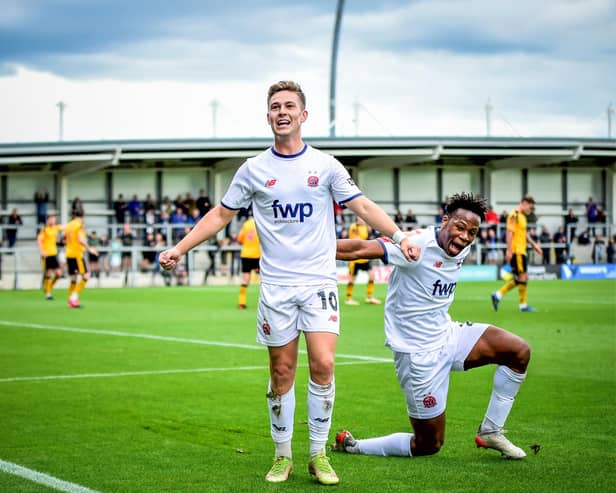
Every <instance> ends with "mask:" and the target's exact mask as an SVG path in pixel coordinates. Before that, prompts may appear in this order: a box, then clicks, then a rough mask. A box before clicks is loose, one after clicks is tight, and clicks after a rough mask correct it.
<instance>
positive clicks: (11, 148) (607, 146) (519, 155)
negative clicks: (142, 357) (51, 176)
mask: <svg viewBox="0 0 616 493" xmlns="http://www.w3.org/2000/svg"><path fill="white" fill-rule="evenodd" d="M304 140H305V141H306V142H307V143H309V144H311V145H313V146H315V147H317V148H319V149H321V150H323V151H325V152H328V153H330V154H333V155H334V156H336V157H337V158H338V159H339V160H340V161H342V163H343V164H344V165H346V166H350V167H358V168H361V169H368V168H384V167H388V168H391V167H395V168H404V167H408V166H421V165H436V166H447V167H449V166H475V167H476V166H481V167H488V168H492V169H497V168H515V167H524V168H531V167H552V166H564V167H576V168H577V167H583V168H586V167H598V168H608V169H611V170H615V169H616V140H614V139H587V138H496V137H351V138H327V137H322V138H305V139H304ZM271 144H272V139H271V138H250V139H239V138H238V139H161V140H109V141H90V142H88V141H76V142H68V141H62V142H29V143H14V144H13V143H11V144H0V172H11V171H16V172H19V171H58V172H61V173H62V174H63V175H66V176H68V175H76V174H82V173H88V172H92V171H96V170H100V169H105V168H111V167H113V168H119V169H122V168H124V169H130V168H135V167H138V168H141V169H142V168H150V167H151V168H176V167H205V168H212V169H220V168H223V167H234V166H239V165H240V164H241V163H242V162H243V161H244V160H245V159H246V158H248V157H251V156H254V155H255V154H257V153H259V152H261V151H262V150H263V149H266V148H268V147H269V146H271Z"/></svg>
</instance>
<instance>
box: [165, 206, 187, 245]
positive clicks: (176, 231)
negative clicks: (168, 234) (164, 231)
mask: <svg viewBox="0 0 616 493" xmlns="http://www.w3.org/2000/svg"><path fill="white" fill-rule="evenodd" d="M187 222H188V216H187V215H186V213H185V212H184V209H182V207H181V206H178V207H176V209H175V212H174V213H173V214H171V217H170V218H169V223H170V224H177V225H178V226H176V227H174V228H173V231H172V235H173V241H174V242H176V243H177V242H178V241H180V239H181V238H183V237H184V226H183V225H184V224H186V223H187Z"/></svg>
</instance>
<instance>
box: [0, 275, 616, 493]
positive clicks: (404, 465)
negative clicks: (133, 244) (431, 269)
mask: <svg viewBox="0 0 616 493" xmlns="http://www.w3.org/2000/svg"><path fill="white" fill-rule="evenodd" d="M497 286H498V284H497V283H462V284H459V285H458V287H457V289H456V301H455V303H454V305H453V309H452V316H453V318H454V319H455V320H460V321H463V320H474V321H480V322H489V323H492V324H494V325H498V326H501V327H503V328H506V329H508V330H510V331H512V332H515V333H517V334H519V335H520V336H522V337H524V338H526V339H527V340H528V341H529V342H530V345H531V348H532V359H531V363H530V367H529V374H528V378H527V380H526V382H525V383H524V385H523V386H522V389H521V391H520V393H519V395H518V398H517V400H516V403H515V405H514V408H513V411H512V413H511V416H510V417H509V420H508V422H507V428H508V429H509V433H508V436H509V437H510V438H511V440H512V441H513V442H514V443H516V444H518V445H520V446H522V447H523V448H524V449H525V450H526V451H527V453H528V454H529V455H528V457H527V459H526V460H523V461H518V462H511V461H505V460H502V459H501V458H500V457H499V455H498V454H497V453H496V452H494V451H485V450H480V449H477V448H475V446H474V443H473V439H474V435H475V431H476V429H477V426H478V425H479V423H480V422H481V419H482V418H483V415H484V412H485V409H486V406H487V403H488V399H489V396H490V391H491V387H492V375H493V372H494V367H484V368H480V369H476V370H472V371H470V372H468V373H464V374H462V373H456V374H453V375H452V382H451V386H450V393H449V400H448V407H447V420H448V423H447V436H446V441H445V445H444V447H443V449H442V450H441V452H440V453H438V454H437V455H435V456H432V457H423V458H417V459H404V458H383V457H368V456H355V455H353V456H351V455H346V454H332V462H333V465H334V467H335V469H336V470H337V472H338V474H339V476H340V477H341V483H340V485H339V486H337V487H336V488H337V490H338V491H349V492H350V491H353V492H363V491H366V492H396V491H421V492H422V493H428V492H473V493H477V492H495V491H498V492H543V491H545V492H554V491H559V492H565V491H571V492H574V491H576V492H577V491H591V492H592V491H598V492H599V491H600V492H604V491H616V473H615V471H616V467H615V466H616V439H615V438H614V436H615V433H614V431H615V430H614V428H615V426H614V420H615V418H616V415H615V409H616V388H615V387H616V371H615V370H616V368H615V366H616V365H615V362H616V308H615V307H616V283H615V282H613V281H596V282H595V281H577V282H565V281H542V282H539V281H538V282H532V283H531V284H530V287H529V301H530V303H531V304H532V305H533V306H535V307H536V308H537V309H538V310H540V311H539V312H538V313H519V312H518V311H517V293H516V292H513V293H510V294H509V295H508V296H507V297H506V298H505V300H504V301H503V302H502V303H501V307H500V309H499V311H498V312H497V313H494V312H493V311H492V307H491V303H490V299H489V294H490V292H491V291H493V290H494V289H496V287H497ZM363 290H364V287H363V286H361V285H359V286H357V287H356V293H355V294H356V297H357V298H358V299H360V298H363V294H364V292H363ZM55 294H56V300H55V301H52V302H46V301H45V300H44V299H43V296H42V294H41V292H39V291H5V292H0V492H48V491H52V490H51V489H50V488H48V487H47V486H43V485H41V484H39V483H37V482H35V481H32V480H31V479H26V478H23V477H20V476H17V475H14V474H9V473H7V472H6V467H4V468H3V467H2V464H3V463H4V464H6V463H13V464H18V465H20V466H23V467H25V468H28V470H31V471H40V472H42V473H45V474H48V475H50V476H53V477H54V478H58V479H60V480H63V481H67V482H70V484H72V486H71V487H72V488H73V490H66V491H75V492H78V491H80V490H79V489H78V488H79V487H83V488H89V489H91V490H95V491H100V492H108V493H149V492H175V493H181V492H198V491H199V492H219V491H220V492H227V491H233V492H253V491H254V492H261V491H289V492H295V491H315V490H316V489H318V488H319V486H318V485H316V484H315V483H314V482H313V481H312V480H311V478H310V476H309V474H308V471H307V462H308V430H307V424H306V421H307V419H306V388H307V378H308V376H307V369H306V356H305V354H300V368H299V370H298V375H297V380H296V395H297V410H296V416H295V435H294V441H293V444H294V464H295V472H294V473H293V475H292V476H291V479H290V480H289V481H288V482H287V483H285V484H281V485H269V484H266V483H265V482H264V481H263V476H264V474H265V473H266V472H267V470H268V469H269V467H270V465H271V461H272V456H273V446H272V443H271V440H270V437H269V429H268V428H269V424H268V423H269V422H268V417H267V408H266V403H265V391H266V385H267V379H268V369H267V353H266V351H265V349H263V348H261V347H259V346H258V345H257V344H256V343H255V342H254V341H255V319H256V314H255V311H256V310H255V306H256V298H257V291H256V288H255V287H251V288H250V290H249V309H248V310H246V311H238V310H237V309H236V303H237V287H235V286H228V287H227V286H224V287H200V288H147V289H86V291H85V292H84V293H83V295H82V302H83V304H84V308H83V309H82V310H69V309H68V308H67V307H66V301H65V296H66V292H65V291H62V290H59V291H57V292H56V293H55ZM341 294H342V291H341ZM377 294H378V295H379V296H381V297H384V294H385V286H377ZM341 311H342V334H341V336H340V339H339V344H338V355H337V361H336V363H337V367H336V384H337V395H336V405H335V409H334V418H333V426H332V438H333V432H334V431H336V430H338V429H340V428H348V429H350V430H352V432H353V433H354V434H355V435H356V436H357V437H360V438H363V437H368V436H375V435H382V434H388V433H393V432H396V431H408V430H409V424H408V418H407V417H406V410H405V404H404V398H403V396H402V394H401V392H400V390H399V388H398V383H397V381H396V378H395V375H394V372H393V368H392V364H391V355H390V352H389V350H388V349H387V348H385V347H384V346H383V339H384V336H383V328H382V327H383V307H382V306H372V305H363V304H362V305H361V306H358V307H349V306H346V305H342V308H341ZM534 445H538V446H539V447H540V449H539V452H538V453H537V454H535V453H533V452H532V450H531V447H532V446H534ZM81 491H85V490H81Z"/></svg>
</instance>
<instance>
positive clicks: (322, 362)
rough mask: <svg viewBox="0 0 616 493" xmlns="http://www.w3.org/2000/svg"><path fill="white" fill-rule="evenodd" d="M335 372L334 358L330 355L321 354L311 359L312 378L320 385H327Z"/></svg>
mask: <svg viewBox="0 0 616 493" xmlns="http://www.w3.org/2000/svg"><path fill="white" fill-rule="evenodd" d="M333 374H334V358H333V356H330V355H320V356H319V357H318V358H311V360H310V378H311V379H312V381H313V382H315V383H318V384H319V385H327V384H328V383H329V382H331V380H332V376H333Z"/></svg>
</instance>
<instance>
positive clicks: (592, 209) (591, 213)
mask: <svg viewBox="0 0 616 493" xmlns="http://www.w3.org/2000/svg"><path fill="white" fill-rule="evenodd" d="M598 217H599V211H598V209H597V204H595V203H594V202H593V200H592V197H588V202H586V220H587V221H588V228H589V234H590V235H592V236H594V235H595V224H596V222H597V219H598Z"/></svg>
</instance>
